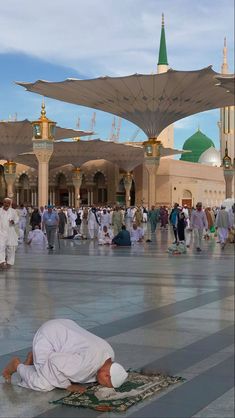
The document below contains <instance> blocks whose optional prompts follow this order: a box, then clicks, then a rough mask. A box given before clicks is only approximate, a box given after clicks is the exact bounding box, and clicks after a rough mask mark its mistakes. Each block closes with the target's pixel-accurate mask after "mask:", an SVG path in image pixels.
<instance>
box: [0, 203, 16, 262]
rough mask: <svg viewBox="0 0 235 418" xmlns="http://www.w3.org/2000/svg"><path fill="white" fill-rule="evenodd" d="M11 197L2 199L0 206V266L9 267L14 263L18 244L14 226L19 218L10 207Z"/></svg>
mask: <svg viewBox="0 0 235 418" xmlns="http://www.w3.org/2000/svg"><path fill="white" fill-rule="evenodd" d="M11 203H12V201H11V199H8V198H6V199H4V200H3V206H2V208H0V268H1V269H5V268H10V267H11V266H13V265H14V263H15V251H16V247H17V245H18V235H17V233H16V230H15V226H16V225H17V224H18V223H19V218H18V215H17V212H16V210H15V209H12V207H11Z"/></svg>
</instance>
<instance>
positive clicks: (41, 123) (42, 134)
mask: <svg viewBox="0 0 235 418" xmlns="http://www.w3.org/2000/svg"><path fill="white" fill-rule="evenodd" d="M32 125H33V140H37V139H39V140H40V139H43V140H44V139H46V140H54V137H55V129H56V122H53V121H52V120H50V119H48V118H47V117H46V109H45V103H44V102H43V103H42V109H41V116H40V118H39V119H38V120H36V121H33V122H32Z"/></svg>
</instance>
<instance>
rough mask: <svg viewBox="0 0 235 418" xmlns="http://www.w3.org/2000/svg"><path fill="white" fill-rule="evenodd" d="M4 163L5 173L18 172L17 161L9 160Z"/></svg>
mask: <svg viewBox="0 0 235 418" xmlns="http://www.w3.org/2000/svg"><path fill="white" fill-rule="evenodd" d="M3 165H4V173H5V174H15V172H16V163H15V162H14V161H7V162H6V163H4V164H3Z"/></svg>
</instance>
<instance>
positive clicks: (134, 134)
mask: <svg viewBox="0 0 235 418" xmlns="http://www.w3.org/2000/svg"><path fill="white" fill-rule="evenodd" d="M139 132H140V129H139V128H138V129H136V131H135V132H134V133H133V135H132V136H131V138H130V142H134V140H135V138H136V137H137V135H138V133H139Z"/></svg>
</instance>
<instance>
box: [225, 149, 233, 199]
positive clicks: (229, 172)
mask: <svg viewBox="0 0 235 418" xmlns="http://www.w3.org/2000/svg"><path fill="white" fill-rule="evenodd" d="M224 152H225V154H224V157H223V169H224V179H225V198H226V199H230V198H232V195H233V189H234V187H233V177H234V168H235V164H234V162H232V159H231V158H230V157H229V155H228V143H227V141H226V147H225V151H224Z"/></svg>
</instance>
